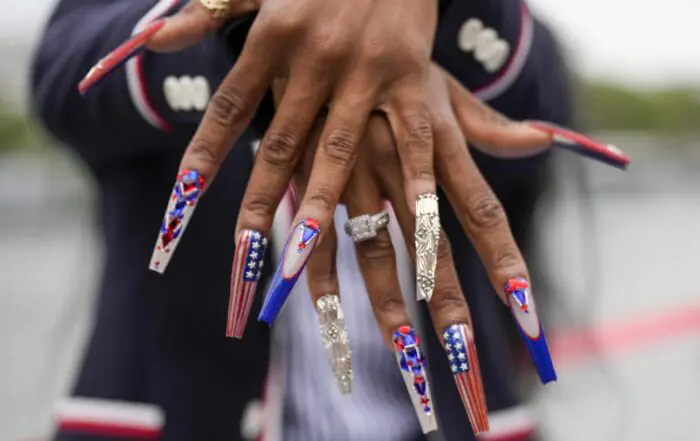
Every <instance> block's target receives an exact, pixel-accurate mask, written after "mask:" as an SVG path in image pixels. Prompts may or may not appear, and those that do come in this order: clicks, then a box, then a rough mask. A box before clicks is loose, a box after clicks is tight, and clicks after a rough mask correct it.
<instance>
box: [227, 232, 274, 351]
mask: <svg viewBox="0 0 700 441" xmlns="http://www.w3.org/2000/svg"><path fill="white" fill-rule="evenodd" d="M266 249H267V239H266V238H265V237H264V236H263V235H262V234H260V232H258V231H254V230H241V232H240V233H239V234H238V240H237V241H236V250H235V252H234V254H233V267H232V268H231V293H230V297H229V303H228V319H227V322H226V336H227V337H234V338H242V337H243V332H244V331H245V325H246V323H247V322H248V315H249V314H250V308H251V307H252V306H253V300H254V298H255V291H256V288H257V286H258V280H260V275H261V274H262V269H263V264H264V257H265V250H266Z"/></svg>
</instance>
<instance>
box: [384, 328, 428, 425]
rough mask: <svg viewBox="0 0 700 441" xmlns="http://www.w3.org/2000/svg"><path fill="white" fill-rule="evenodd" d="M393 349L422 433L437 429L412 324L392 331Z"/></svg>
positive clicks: (424, 367)
mask: <svg viewBox="0 0 700 441" xmlns="http://www.w3.org/2000/svg"><path fill="white" fill-rule="evenodd" d="M393 337H394V350H395V354H396V361H397V362H398V364H399V369H401V375H402V377H403V380H404V382H405V383H406V389H408V394H409V395H410V397H411V402H412V403H413V407H414V408H415V410H416V416H417V417H418V422H419V423H420V426H421V429H422V430H423V433H429V432H433V431H435V430H437V419H436V418H435V412H434V409H433V399H432V394H431V392H430V385H429V384H428V377H427V366H426V364H425V357H424V356H423V352H422V351H421V349H420V346H419V345H420V339H419V338H418V335H417V333H416V330H415V328H413V327H412V326H408V325H405V326H400V327H399V328H398V329H396V330H395V331H394V335H393Z"/></svg>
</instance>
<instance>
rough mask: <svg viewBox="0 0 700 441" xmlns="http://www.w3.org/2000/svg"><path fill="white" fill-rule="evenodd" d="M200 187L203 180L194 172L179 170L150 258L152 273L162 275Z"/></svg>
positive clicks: (183, 229) (197, 199)
mask: <svg viewBox="0 0 700 441" xmlns="http://www.w3.org/2000/svg"><path fill="white" fill-rule="evenodd" d="M204 188H205V183H204V178H203V177H202V176H201V175H200V174H199V173H197V172H196V171H194V170H183V171H181V172H180V173H179V174H178V175H177V180H176V181H175V186H174V187H173V191H172V193H171V195H170V200H169V201H168V207H167V209H166V211H165V216H163V223H162V224H161V226H160V233H159V234H158V239H157V241H156V246H155V249H154V250H153V255H152V256H151V264H150V265H149V268H150V269H151V270H152V271H156V272H158V273H163V272H164V271H165V269H166V268H167V266H168V263H170V259H171V258H172V256H173V253H174V252H175V248H176V247H177V244H178V243H179V242H180V239H182V235H183V234H184V233H185V228H186V227H187V224H188V223H189V222H190V219H191V218H192V214H193V213H194V210H195V208H197V203H198V202H199V198H200V197H201V196H202V192H203V191H204Z"/></svg>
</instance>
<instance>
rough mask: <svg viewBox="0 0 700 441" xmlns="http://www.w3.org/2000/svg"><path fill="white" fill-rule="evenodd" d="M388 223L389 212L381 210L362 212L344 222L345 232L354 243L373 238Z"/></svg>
mask: <svg viewBox="0 0 700 441" xmlns="http://www.w3.org/2000/svg"><path fill="white" fill-rule="evenodd" d="M387 225H389V213H388V212H387V211H386V210H382V211H380V212H379V213H376V214H363V215H361V216H356V217H353V218H352V219H349V220H348V221H347V222H345V234H347V235H348V236H350V237H352V240H353V241H354V242H355V243H359V242H364V241H366V240H370V239H374V238H375V237H377V233H378V232H379V231H381V230H382V229H383V228H386V227H387Z"/></svg>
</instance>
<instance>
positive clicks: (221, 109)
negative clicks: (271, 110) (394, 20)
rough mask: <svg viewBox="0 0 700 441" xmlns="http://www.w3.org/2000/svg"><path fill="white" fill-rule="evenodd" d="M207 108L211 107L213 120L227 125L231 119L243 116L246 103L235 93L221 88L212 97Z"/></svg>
mask: <svg viewBox="0 0 700 441" xmlns="http://www.w3.org/2000/svg"><path fill="white" fill-rule="evenodd" d="M209 109H211V115H212V117H213V118H214V120H215V122H217V123H218V124H219V125H221V126H224V127H228V126H230V124H231V122H232V121H235V120H238V119H240V118H241V117H243V116H244V114H245V111H246V105H245V102H244V100H243V99H242V98H241V97H240V95H238V94H237V93H235V92H232V91H225V90H221V91H219V92H217V93H216V94H215V95H214V96H213V97H212V99H211V101H210V102H209Z"/></svg>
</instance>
